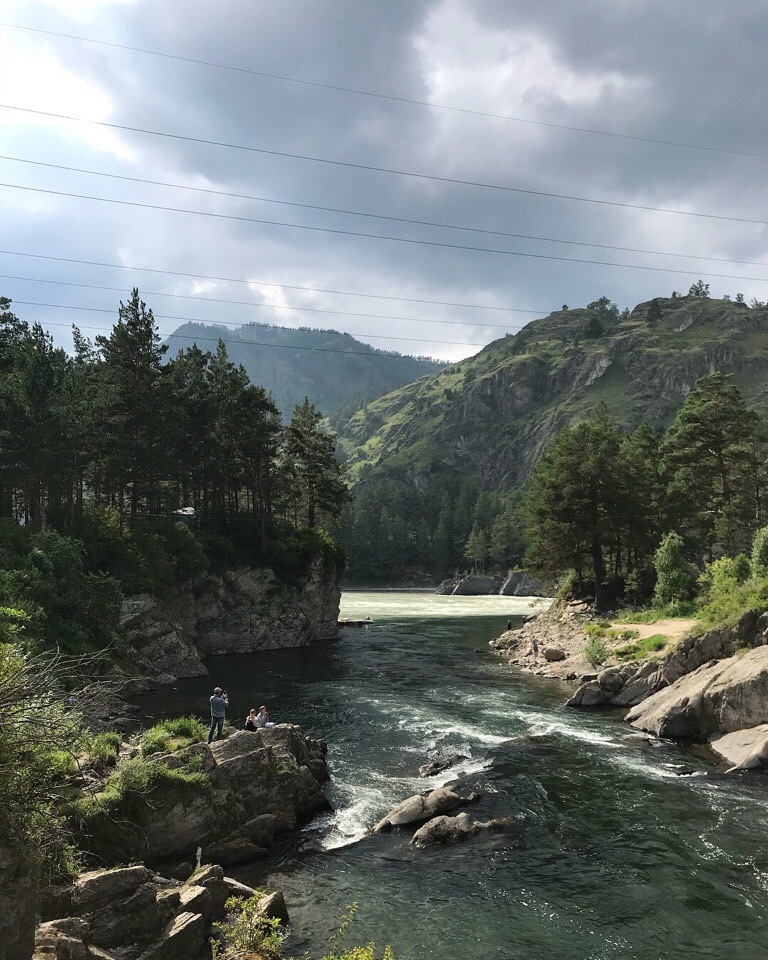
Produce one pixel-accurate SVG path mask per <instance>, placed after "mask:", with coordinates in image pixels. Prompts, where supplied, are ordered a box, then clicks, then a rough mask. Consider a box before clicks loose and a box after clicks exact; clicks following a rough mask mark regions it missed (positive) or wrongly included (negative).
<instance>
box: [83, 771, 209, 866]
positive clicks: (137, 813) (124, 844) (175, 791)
mask: <svg viewBox="0 0 768 960" xmlns="http://www.w3.org/2000/svg"><path fill="white" fill-rule="evenodd" d="M200 766H201V763H200V758H199V757H197V758H190V762H189V763H186V764H184V765H182V766H180V767H176V768H174V769H169V768H168V767H166V766H165V765H164V764H163V763H155V762H151V761H147V760H144V759H142V758H141V757H133V758H131V759H129V760H123V761H122V762H120V763H118V765H117V767H116V768H115V769H114V770H113V771H112V773H110V775H109V777H108V778H107V780H106V783H105V784H104V789H103V791H102V792H101V793H98V794H91V795H87V796H80V797H79V798H77V799H76V800H73V801H72V802H70V803H69V804H68V805H67V807H66V814H67V818H68V820H69V822H70V826H71V829H72V832H73V834H74V836H75V837H76V839H77V845H78V847H79V848H81V849H82V850H84V851H86V852H87V853H88V854H92V855H94V856H95V857H96V858H98V859H99V860H104V861H105V862H109V863H115V862H120V861H122V862H126V863H127V862H131V861H133V860H134V859H135V858H136V856H137V850H138V849H139V848H140V846H141V844H142V842H143V829H142V827H143V825H144V824H146V823H147V822H148V819H149V818H150V817H151V816H152V812H153V810H154V809H155V807H156V805H157V804H158V803H160V802H162V803H166V802H168V801H169V800H171V799H173V798H174V797H179V796H181V797H183V796H192V795H200V794H204V793H207V792H208V791H210V789H211V781H210V778H209V777H208V776H207V775H206V774H205V773H203V772H202V771H201V769H200Z"/></svg>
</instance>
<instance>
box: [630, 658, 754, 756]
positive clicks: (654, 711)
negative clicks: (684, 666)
mask: <svg viewBox="0 0 768 960" xmlns="http://www.w3.org/2000/svg"><path fill="white" fill-rule="evenodd" d="M627 720H628V721H629V722H630V723H631V724H632V725H633V726H635V727H637V728H638V729H639V730H645V731H646V732H648V733H654V734H656V736H659V737H670V738H672V739H682V740H707V739H708V738H709V737H711V736H713V735H715V734H719V733H731V732H733V731H736V730H741V729H744V728H746V727H755V726H757V725H758V724H762V723H766V722H768V647H757V648H755V649H753V650H749V651H747V652H746V653H745V654H744V655H743V656H736V657H730V658H728V659H727V660H715V661H712V662H710V663H708V664H705V665H704V666H701V667H699V668H698V669H696V670H694V671H693V673H690V674H688V675H686V676H684V677H681V678H680V679H679V680H677V681H676V682H675V683H673V684H672V685H671V686H669V687H666V688H665V689H663V690H660V691H659V692H658V693H655V694H654V695H653V696H651V697H649V698H648V699H647V700H644V701H643V702H642V703H640V704H638V705H637V706H636V707H633V708H632V710H630V712H629V713H628V714H627Z"/></svg>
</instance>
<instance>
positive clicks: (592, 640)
mask: <svg viewBox="0 0 768 960" xmlns="http://www.w3.org/2000/svg"><path fill="white" fill-rule="evenodd" d="M584 658H585V660H586V661H587V662H588V663H591V664H592V666H594V667H596V666H598V665H599V664H601V663H604V662H605V661H606V660H607V659H608V646H607V644H606V642H605V640H604V639H603V638H602V636H600V635H599V634H597V633H592V634H591V635H590V637H589V639H588V640H587V642H586V644H585V645H584Z"/></svg>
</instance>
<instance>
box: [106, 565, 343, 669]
mask: <svg viewBox="0 0 768 960" xmlns="http://www.w3.org/2000/svg"><path fill="white" fill-rule="evenodd" d="M340 595H341V593H340V588H339V572H338V571H337V570H336V568H335V567H333V565H331V564H328V563H326V562H325V560H324V558H323V557H318V558H317V559H316V560H315V561H314V563H313V564H312V565H311V567H310V569H309V572H308V574H307V576H306V578H305V579H304V581H303V582H302V583H301V584H299V585H297V586H295V587H290V586H288V585H286V584H285V583H283V582H282V581H280V580H278V579H277V577H276V576H275V574H274V573H273V572H272V571H271V570H270V569H269V568H260V569H252V568H239V569H233V570H230V571H228V572H227V573H225V574H222V575H212V574H206V575H203V576H200V577H197V578H196V579H194V580H192V581H190V582H188V583H186V584H184V585H182V586H180V587H175V588H173V589H171V590H169V591H168V592H167V593H166V594H165V595H164V596H162V597H154V596H150V595H149V594H139V595H136V596H132V597H129V598H128V599H126V601H125V602H124V604H123V609H122V615H121V628H120V629H121V635H122V640H123V643H122V645H121V647H120V655H119V657H118V658H117V662H116V666H115V668H114V671H113V673H114V675H115V676H120V675H122V676H126V677H136V676H141V677H145V678H148V679H149V680H151V681H152V682H154V683H170V682H172V681H173V680H175V679H178V678H182V677H195V676H203V675H205V674H206V673H207V672H208V671H207V669H206V667H205V665H204V663H203V661H204V660H205V658H207V657H210V656H214V655H216V654H223V653H253V652H255V651H258V650H271V649H280V648H283V647H301V646H306V645H307V644H309V643H311V642H312V641H314V640H324V639H330V638H333V637H336V636H338V618H339V598H340ZM134 685H135V684H134Z"/></svg>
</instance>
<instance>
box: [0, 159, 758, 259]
mask: <svg viewBox="0 0 768 960" xmlns="http://www.w3.org/2000/svg"><path fill="white" fill-rule="evenodd" d="M0 160H9V161H11V162H13V163H23V164H29V165H31V166H36V167H46V168H48V169H52V170H66V171H67V172H68V173H82V174H85V175H86V176H91V177H105V178H107V179H110V180H123V181H125V182H127V183H142V184H145V185H147V186H153V187H169V188H171V189H174V190H186V191H188V192H191V193H204V194H209V195H212V196H216V197H227V198H229V199H232V200H252V201H254V202H257V203H272V204H275V205H278V206H286V207H300V208H301V209H303V210H318V211H320V212H321V213H341V214H343V215H344V216H350V217H365V218H368V219H371V220H387V221H389V222H391V223H406V224H410V225H413V226H418V227H438V228H440V229H442V230H462V231H464V232H466V233H479V234H484V235H486V236H493V237H508V238H511V239H514V240H534V241H536V242H537V243H561V244H564V245H567V246H575V247H591V248H593V249H596V250H615V251H618V252H620V253H641V254H645V255H648V256H652V257H682V258H683V259H686V260H703V261H706V262H709V263H732V264H738V265H741V266H750V267H768V263H765V262H762V261H760V260H731V259H729V258H727V257H707V256H703V255H701V254H695V253H672V252H669V251H665V250H648V249H645V248H642V247H620V246H616V245H615V244H608V243H590V242H588V241H586V240H566V239H564V238H562V237H540V236H536V235H535V234H530V233H510V232H508V231H506V230H488V229H484V228H482V227H468V226H463V225H461V224H456V223H439V222H437V221H434V220H414V219H411V218H409V217H392V216H388V215H386V214H382V213H368V212H365V211H362V210H349V209H344V208H342V207H325V206H321V205H320V204H315V203H298V202H297V201H294V200H275V199H273V198H271V197H256V196H253V195H251V194H247V193H233V192H231V191H229V190H214V189H213V188H211V187H195V186H191V185H188V184H184V183H170V182H169V181H167V180H149V179H147V178H145V177H128V176H126V175H124V174H120V173H107V172H105V171H103V170H89V169H87V168H84V167H69V166H66V165H65V164H61V163H46V162H45V161H42V160H30V159H28V158H26V157H12V156H9V155H7V154H0Z"/></svg>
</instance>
